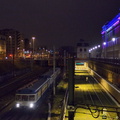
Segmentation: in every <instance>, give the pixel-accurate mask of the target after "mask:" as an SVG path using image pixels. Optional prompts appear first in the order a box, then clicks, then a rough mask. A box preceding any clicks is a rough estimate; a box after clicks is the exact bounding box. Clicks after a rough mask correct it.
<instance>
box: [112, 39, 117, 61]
mask: <svg viewBox="0 0 120 120" xmlns="http://www.w3.org/2000/svg"><path fill="white" fill-rule="evenodd" d="M115 40H116V39H115V38H112V41H113V59H114V57H115V55H114V45H115V44H114V43H115Z"/></svg>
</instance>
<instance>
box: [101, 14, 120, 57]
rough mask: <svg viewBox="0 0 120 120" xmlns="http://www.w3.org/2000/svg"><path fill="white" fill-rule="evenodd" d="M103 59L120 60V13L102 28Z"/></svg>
mask: <svg viewBox="0 0 120 120" xmlns="http://www.w3.org/2000/svg"><path fill="white" fill-rule="evenodd" d="M101 34H102V40H103V43H102V48H103V50H102V57H103V58H110V59H116V58H120V13H119V14H118V15H116V16H115V17H114V18H113V19H112V20H111V21H110V22H108V23H107V24H105V25H104V26H103V27H102V32H101Z"/></svg>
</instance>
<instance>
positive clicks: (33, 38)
mask: <svg viewBox="0 0 120 120" xmlns="http://www.w3.org/2000/svg"><path fill="white" fill-rule="evenodd" d="M32 40H33V41H32V42H33V55H34V47H35V46H34V42H35V37H32Z"/></svg>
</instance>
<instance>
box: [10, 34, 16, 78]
mask: <svg viewBox="0 0 120 120" xmlns="http://www.w3.org/2000/svg"><path fill="white" fill-rule="evenodd" d="M9 39H10V44H11V57H12V62H13V69H12V72H13V77H14V76H15V71H14V49H13V41H12V36H9Z"/></svg>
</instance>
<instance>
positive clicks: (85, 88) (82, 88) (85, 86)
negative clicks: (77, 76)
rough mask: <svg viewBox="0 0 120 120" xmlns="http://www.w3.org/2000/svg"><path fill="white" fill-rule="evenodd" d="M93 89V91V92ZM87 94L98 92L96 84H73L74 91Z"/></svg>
mask: <svg viewBox="0 0 120 120" xmlns="http://www.w3.org/2000/svg"><path fill="white" fill-rule="evenodd" d="M93 89H94V90H93ZM88 90H89V92H95V91H97V92H98V90H100V87H99V85H98V84H97V83H95V84H93V86H92V85H91V84H75V91H88Z"/></svg>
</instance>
